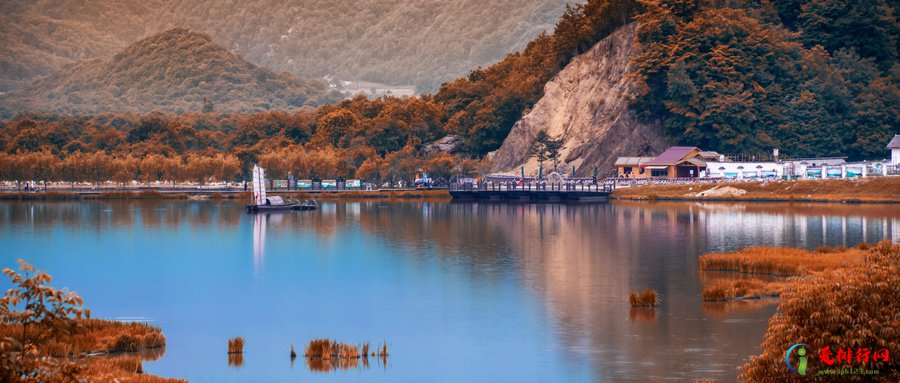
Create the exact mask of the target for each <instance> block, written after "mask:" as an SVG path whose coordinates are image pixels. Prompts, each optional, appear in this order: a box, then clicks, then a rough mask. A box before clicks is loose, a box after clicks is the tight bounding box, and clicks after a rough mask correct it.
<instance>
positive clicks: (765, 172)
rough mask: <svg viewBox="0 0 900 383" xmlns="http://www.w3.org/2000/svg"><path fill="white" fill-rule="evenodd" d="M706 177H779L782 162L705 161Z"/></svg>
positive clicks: (782, 165) (780, 175)
mask: <svg viewBox="0 0 900 383" xmlns="http://www.w3.org/2000/svg"><path fill="white" fill-rule="evenodd" d="M706 166H707V175H706V176H707V177H710V178H734V179H756V178H781V177H782V176H783V175H784V164H779V163H775V162H719V161H712V162H707V163H706Z"/></svg>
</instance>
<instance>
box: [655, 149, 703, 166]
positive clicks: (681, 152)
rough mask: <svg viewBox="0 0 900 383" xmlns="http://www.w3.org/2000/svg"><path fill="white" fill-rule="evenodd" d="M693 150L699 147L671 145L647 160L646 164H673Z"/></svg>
mask: <svg viewBox="0 0 900 383" xmlns="http://www.w3.org/2000/svg"><path fill="white" fill-rule="evenodd" d="M694 150H699V149H697V148H696V147H693V146H673V147H671V148H668V149H666V151H664V152H662V154H660V155H659V156H657V157H656V158H654V159H653V160H651V161H650V162H647V163H646V165H675V164H677V163H679V162H681V160H682V159H684V157H685V156H687V155H688V154H690V153H691V152H692V151H694Z"/></svg>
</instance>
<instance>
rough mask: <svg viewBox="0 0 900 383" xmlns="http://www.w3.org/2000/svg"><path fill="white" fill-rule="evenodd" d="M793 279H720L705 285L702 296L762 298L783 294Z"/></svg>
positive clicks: (705, 298)
mask: <svg viewBox="0 0 900 383" xmlns="http://www.w3.org/2000/svg"><path fill="white" fill-rule="evenodd" d="M793 284H794V282H791V281H785V280H782V281H763V280H760V279H719V280H715V281H712V282H709V283H707V284H706V285H705V286H703V290H702V291H701V292H700V296H701V298H702V299H703V301H704V302H720V301H728V300H732V299H735V298H744V299H748V298H762V297H775V296H779V295H781V293H783V292H784V291H785V290H787V289H788V288H790V287H791V286H793Z"/></svg>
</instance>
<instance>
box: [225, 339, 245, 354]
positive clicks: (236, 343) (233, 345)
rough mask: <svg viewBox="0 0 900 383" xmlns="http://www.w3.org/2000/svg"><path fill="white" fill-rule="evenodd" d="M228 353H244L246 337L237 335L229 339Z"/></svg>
mask: <svg viewBox="0 0 900 383" xmlns="http://www.w3.org/2000/svg"><path fill="white" fill-rule="evenodd" d="M228 353H229V354H243V353H244V338H242V337H239V336H236V337H234V338H231V339H229V340H228Z"/></svg>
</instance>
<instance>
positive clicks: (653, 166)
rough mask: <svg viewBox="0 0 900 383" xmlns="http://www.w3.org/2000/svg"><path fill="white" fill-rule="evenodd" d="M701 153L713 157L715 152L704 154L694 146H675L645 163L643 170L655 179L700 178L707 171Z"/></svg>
mask: <svg viewBox="0 0 900 383" xmlns="http://www.w3.org/2000/svg"><path fill="white" fill-rule="evenodd" d="M701 153H705V155H707V156H711V155H713V154H712V153H714V152H702V151H701V150H700V149H698V148H696V147H693V146H673V147H671V148H669V149H666V151H664V152H662V154H660V155H659V156H657V157H656V158H654V159H652V160H650V161H647V162H645V163H643V164H642V165H641V168H642V170H644V171H649V172H650V177H653V178H686V177H700V175H701V172H705V171H706V160H705V159H704V158H703V156H702V155H701ZM716 157H718V156H716Z"/></svg>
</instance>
